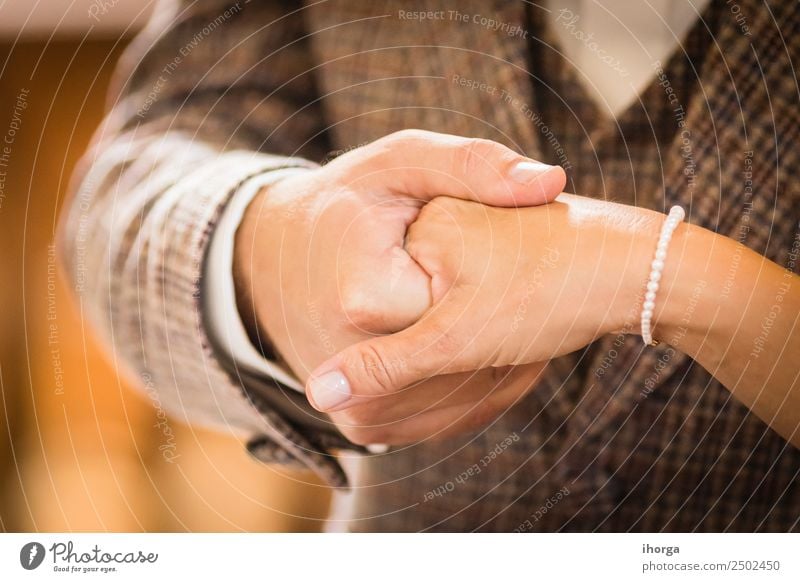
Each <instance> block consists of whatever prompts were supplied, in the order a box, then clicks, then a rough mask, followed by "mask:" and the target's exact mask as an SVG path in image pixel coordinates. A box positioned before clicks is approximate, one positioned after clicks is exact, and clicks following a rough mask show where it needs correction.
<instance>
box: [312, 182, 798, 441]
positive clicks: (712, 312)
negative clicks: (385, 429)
mask: <svg viewBox="0 0 800 582" xmlns="http://www.w3.org/2000/svg"><path fill="white" fill-rule="evenodd" d="M664 219H665V217H664V215H662V214H660V213H656V212H652V211H649V210H643V209H639V208H635V207H632V206H624V205H619V204H613V203H609V202H603V201H597V200H591V199H587V198H583V197H579V196H573V195H569V194H562V195H561V196H560V197H559V198H558V200H557V201H556V202H555V203H552V204H550V205H547V206H543V207H539V208H531V209H519V210H508V209H498V208H491V207H486V206H482V205H480V204H474V203H469V202H461V201H457V200H452V199H447V198H440V199H437V200H435V201H434V202H432V203H430V204H428V205H427V206H426V207H425V208H424V209H423V211H422V212H421V214H420V217H419V219H418V220H417V222H415V223H414V224H413V225H412V227H411V228H410V229H409V233H408V237H407V245H406V246H407V250H408V252H409V254H411V256H412V257H413V258H414V259H415V260H416V261H417V262H419V264H420V265H421V266H422V267H423V268H424V269H425V270H426V271H427V272H428V273H429V274H430V276H431V286H432V287H431V293H432V297H433V300H434V307H433V308H432V309H431V310H429V311H428V312H427V313H426V314H425V316H424V317H423V318H422V319H420V321H419V322H417V323H416V324H415V325H413V326H411V327H410V328H408V329H406V330H403V331H401V332H399V333H396V334H393V335H390V336H383V337H377V338H374V339H372V340H369V341H367V342H362V343H360V344H356V345H355V346H353V347H351V348H349V349H347V350H345V351H343V352H341V353H340V354H338V355H336V356H334V357H333V358H331V359H330V360H328V361H327V362H326V363H324V364H323V365H322V366H320V367H319V368H318V369H317V370H316V371H315V372H314V374H313V375H312V379H311V381H310V382H309V385H308V393H309V397H310V400H311V402H312V404H313V403H315V402H318V401H320V400H321V399H320V398H319V396H318V395H317V393H316V392H317V391H318V390H319V389H320V388H322V387H323V386H324V385H325V382H316V381H315V380H316V379H318V378H320V377H322V376H323V375H326V374H330V373H333V374H341V375H342V378H343V379H344V380H342V378H340V379H339V381H340V382H341V381H346V382H347V383H349V390H350V393H351V394H352V395H353V396H352V398H351V399H350V400H349V401H346V402H344V403H341V404H339V405H337V406H336V407H335V409H336V410H340V409H343V408H347V407H349V406H351V405H352V404H353V402H354V400H358V399H362V398H374V397H378V396H383V395H388V394H391V393H394V392H397V391H399V390H401V389H402V388H403V387H405V386H407V385H410V384H413V383H414V382H416V381H418V380H420V379H422V378H426V377H429V376H433V375H437V374H443V373H452V372H464V371H469V370H477V369H481V368H484V367H487V366H507V365H516V364H523V363H529V362H536V361H544V360H548V359H550V358H553V357H557V356H560V355H563V354H566V353H569V352H572V351H574V350H577V349H580V348H582V347H584V346H586V345H587V344H589V343H590V342H592V341H594V340H595V339H597V338H598V337H600V336H603V335H605V334H608V333H611V332H615V331H619V330H624V331H626V332H630V333H638V332H639V324H640V321H639V313H640V312H641V304H642V300H643V296H644V291H645V287H646V282H647V277H648V273H649V271H650V262H651V261H652V259H653V253H654V252H655V247H656V243H657V241H658V237H659V232H660V228H661V225H662V223H663V221H664ZM798 318H800V278H798V277H797V276H796V275H794V274H792V273H791V272H790V271H787V270H785V269H782V268H780V267H779V266H778V265H776V264H774V263H772V262H770V261H768V260H767V259H765V258H763V257H761V256H759V255H757V254H756V253H753V252H752V251H750V250H748V249H746V248H744V247H743V246H742V245H739V244H737V243H736V242H735V241H732V240H730V239H727V238H725V237H722V236H719V235H716V234H714V233H712V232H710V231H708V230H705V229H702V228H699V227H696V226H691V225H688V224H681V225H680V226H679V227H678V229H677V230H676V231H675V234H674V236H673V239H672V242H671V243H670V246H669V251H668V254H667V259H666V266H665V270H664V273H663V278H662V281H661V288H660V290H659V291H658V294H657V297H656V310H655V313H654V317H653V325H654V328H653V332H654V337H655V338H656V339H658V340H660V341H664V342H667V343H669V344H671V345H673V346H674V347H675V348H678V349H680V350H682V351H684V352H685V353H687V354H688V355H690V356H691V357H692V358H694V359H695V360H696V361H697V362H698V363H700V364H701V365H703V366H704V367H705V368H706V369H707V370H708V371H709V372H710V373H711V374H713V375H714V376H715V377H716V378H717V379H718V380H719V381H720V382H722V383H723V384H724V385H725V386H726V387H727V388H728V389H729V390H731V391H732V392H733V394H734V395H735V396H736V397H737V398H739V399H740V400H741V401H742V402H743V403H744V404H745V405H747V406H748V407H749V408H750V409H751V410H753V412H755V413H756V414H757V415H758V416H759V417H760V418H762V419H763V420H764V421H765V422H767V423H768V424H769V425H770V426H772V427H773V428H774V429H775V430H776V431H778V432H779V433H780V434H781V435H782V436H784V437H785V438H787V439H789V440H790V441H791V442H792V443H793V444H795V445H797V446H800V430H798V425H799V424H800V388H798V386H797V384H798V381H797V380H798V365H797V360H798V359H800V341H799V340H798V334H796V333H794V328H795V326H796V325H797V324H798ZM381 362H384V363H386V365H385V366H384V365H380V363H381ZM367 363H368V364H369V365H366V364H367Z"/></svg>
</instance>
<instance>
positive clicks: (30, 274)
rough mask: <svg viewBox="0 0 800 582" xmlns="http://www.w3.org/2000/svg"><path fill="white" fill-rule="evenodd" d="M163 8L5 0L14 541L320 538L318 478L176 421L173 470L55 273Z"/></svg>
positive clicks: (0, 83)
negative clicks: (67, 214)
mask: <svg viewBox="0 0 800 582" xmlns="http://www.w3.org/2000/svg"><path fill="white" fill-rule="evenodd" d="M153 4H154V3H153V2H151V1H149V0H142V1H136V0H0V63H1V64H0V140H2V141H0V314H2V315H0V531H86V530H91V531H243V530H244V531H317V530H320V529H321V526H322V521H321V520H322V519H324V516H325V515H326V513H327V507H328V503H329V499H328V497H327V494H326V493H325V492H324V491H325V490H324V489H323V488H321V487H320V486H319V483H316V482H315V481H314V478H313V477H311V476H310V475H306V474H304V475H302V476H299V475H297V474H292V473H290V472H288V471H281V470H279V469H276V468H274V467H268V466H265V465H262V464H259V463H258V462H256V461H254V460H252V459H251V458H250V457H249V456H248V454H247V453H246V452H245V451H244V448H243V447H242V445H241V443H239V442H238V441H235V440H232V439H231V438H229V437H227V436H220V435H218V434H215V433H212V432H206V431H202V430H198V429H196V428H190V427H187V426H184V425H181V424H179V423H178V422H172V423H171V426H172V429H173V431H174V432H175V438H174V445H175V451H176V453H175V454H176V455H177V457H175V458H174V462H172V463H170V462H167V461H166V460H165V455H163V454H162V452H161V451H160V450H159V446H162V447H163V446H164V442H163V441H164V434H163V432H162V430H161V428H159V426H158V424H157V423H158V418H157V417H156V411H155V409H154V408H153V406H152V404H151V403H150V401H148V400H147V398H146V396H144V395H143V394H142V393H140V392H137V391H135V390H134V389H133V388H132V387H130V386H128V385H126V383H125V382H124V380H123V379H122V378H121V377H119V376H118V375H117V374H116V373H115V371H114V368H113V367H112V366H111V365H110V364H109V362H108V361H107V360H106V358H105V356H104V354H103V352H102V351H101V349H100V348H99V346H98V345H97V344H96V343H95V341H94V339H93V337H92V331H91V330H90V329H84V328H83V327H82V326H81V320H80V318H79V316H78V314H77V313H76V312H75V309H74V305H73V303H72V300H71V295H70V290H69V288H68V286H67V285H66V284H65V282H64V281H62V280H61V279H60V277H59V273H58V270H57V269H56V265H55V254H54V248H53V246H52V240H53V235H54V230H55V225H56V221H57V219H58V213H59V210H60V208H61V207H62V205H63V202H64V197H65V195H67V192H68V187H69V180H70V176H71V173H72V169H73V166H74V164H75V163H76V162H77V160H78V159H79V158H80V156H81V154H82V153H83V152H84V151H85V149H86V147H87V145H88V143H89V141H90V139H91V136H92V133H93V132H94V130H95V128H96V127H97V125H98V124H99V122H100V120H101V118H102V116H103V111H104V101H105V93H106V88H107V85H108V81H109V77H110V75H111V73H112V72H113V69H114V65H115V62H116V60H117V58H118V57H119V55H120V53H121V51H122V50H123V49H124V47H125V45H126V44H127V42H128V41H130V39H131V38H132V37H133V36H134V35H135V33H136V30H137V29H138V28H140V27H141V26H142V25H143V23H144V22H145V21H146V19H147V16H148V14H149V11H150V10H152V6H153ZM20 103H23V104H24V108H21V107H20ZM15 109H16V111H17V114H16V115H15V114H14V111H15ZM298 477H302V478H301V479H298Z"/></svg>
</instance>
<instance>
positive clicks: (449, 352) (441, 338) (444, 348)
mask: <svg viewBox="0 0 800 582" xmlns="http://www.w3.org/2000/svg"><path fill="white" fill-rule="evenodd" d="M449 323H450V324H449V325H447V326H446V327H445V326H443V325H434V330H433V335H432V342H431V345H430V349H431V351H432V352H433V353H435V354H437V355H438V356H439V358H440V359H441V361H442V362H443V363H449V361H450V359H452V358H456V357H457V356H458V354H459V352H460V351H461V350H462V349H463V347H464V344H463V341H462V339H461V335H460V334H459V333H458V332H457V331H456V330H455V329H454V327H455V322H449Z"/></svg>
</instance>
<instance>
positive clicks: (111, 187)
mask: <svg viewBox="0 0 800 582" xmlns="http://www.w3.org/2000/svg"><path fill="white" fill-rule="evenodd" d="M316 96H317V93H316V89H315V86H314V78H313V65H312V64H311V62H310V56H309V47H308V43H307V40H306V32H305V30H304V26H303V11H302V8H301V6H299V3H298V5H295V3H292V2H286V1H280V2H276V1H269V2H259V1H255V2H254V1H250V2H245V0H239V1H238V2H236V1H231V0H227V1H223V0H195V1H191V0H180V1H179V0H164V1H162V2H161V3H160V4H159V5H158V6H157V8H156V10H155V15H154V17H153V18H152V20H151V22H150V23H149V24H148V26H147V27H146V29H145V30H144V31H143V32H142V33H141V34H140V35H139V36H137V37H136V38H135V39H134V40H133V42H132V44H131V46H130V47H129V48H128V49H127V51H126V52H125V54H124V55H123V57H122V59H121V61H120V64H119V65H118V69H117V71H116V77H115V81H114V83H113V87H112V91H111V95H110V99H109V113H108V115H107V117H106V119H105V121H104V123H103V125H102V126H101V128H100V129H99V130H98V133H97V135H96V136H95V140H94V142H93V146H92V148H91V149H90V151H89V152H88V153H87V154H86V156H85V157H84V159H83V160H82V162H81V164H80V166H79V170H78V175H77V177H76V180H75V188H74V192H73V196H72V199H71V201H70V202H69V203H68V204H67V207H66V208H65V210H64V212H63V213H62V219H61V225H60V233H59V247H60V253H61V256H62V258H63V263H64V265H65V271H66V273H67V275H68V277H69V278H70V279H71V281H72V283H73V286H74V289H75V291H76V295H77V299H78V302H79V307H80V310H81V313H85V314H87V315H88V316H89V317H90V319H91V320H92V321H93V323H94V324H95V327H96V328H97V329H99V330H100V332H101V334H102V335H103V336H104V339H105V340H106V341H105V344H106V345H107V346H108V347H109V349H110V351H111V355H112V358H113V361H114V362H115V363H121V364H123V368H124V369H126V370H128V371H129V372H130V373H131V375H132V376H133V377H134V382H135V384H137V385H138V386H140V387H141V388H142V389H144V390H145V391H147V393H148V395H149V396H150V398H151V399H152V400H153V401H154V402H155V403H156V404H157V405H158V406H161V407H163V408H164V409H165V410H166V411H168V412H170V413H171V414H172V415H173V416H174V417H176V418H178V419H180V420H183V421H185V422H193V423H202V424H206V425H212V426H216V427H218V428H221V429H223V430H228V431H232V432H235V433H236V434H240V435H246V436H248V437H250V442H249V445H248V448H249V450H251V452H253V453H254V455H255V456H257V457H258V458H260V459H261V460H264V461H278V462H282V463H284V464H289V465H296V466H306V467H310V468H312V469H314V470H316V471H317V472H318V473H319V474H321V475H322V476H323V477H324V478H326V479H327V480H328V481H329V482H330V483H331V484H333V485H344V484H345V482H346V479H345V477H344V474H343V472H342V471H341V469H340V467H339V465H338V464H337V463H336V461H335V459H334V457H333V456H331V455H330V454H329V452H328V449H329V448H332V447H336V446H340V445H342V446H343V445H344V444H345V443H344V441H343V439H341V438H338V439H337V437H336V435H335V434H330V433H324V431H319V430H313V429H309V428H308V427H303V425H302V423H299V422H296V421H295V420H293V419H290V418H288V417H287V416H286V414H282V413H280V412H279V411H278V409H277V408H276V406H274V405H273V404H271V403H270V401H269V399H263V398H261V397H260V396H258V394H260V393H263V391H262V392H256V395H255V396H254V395H253V393H252V392H251V391H249V390H247V385H248V384H249V383H251V382H253V383H256V384H257V383H258V382H261V383H262V384H263V383H264V382H265V379H264V378H260V379H250V380H247V379H243V378H242V377H241V376H240V375H237V374H235V373H232V371H231V366H230V365H229V363H226V362H224V361H223V360H222V358H221V357H220V354H219V351H218V350H216V349H215V348H214V347H213V346H214V342H213V341H212V339H211V338H209V335H208V331H207V327H206V325H205V324H204V320H203V313H202V309H201V305H202V296H201V295H202V292H201V291H202V284H201V282H202V277H203V269H204V260H205V256H206V253H207V248H208V245H209V241H210V237H211V234H212V233H213V232H214V228H215V225H216V222H217V220H218V219H219V217H220V215H221V213H222V212H223V211H224V209H225V207H226V204H227V203H228V202H229V200H230V199H231V197H233V196H235V195H236V193H237V192H238V191H240V190H241V189H242V188H244V187H246V186H247V184H248V183H250V182H251V181H253V180H258V181H259V183H260V184H265V183H267V182H268V181H269V175H270V173H273V174H272V175H274V176H275V178H276V179H279V177H280V175H281V173H283V172H282V170H283V169H284V168H311V167H314V162H313V161H309V160H321V159H322V158H323V156H324V155H325V153H326V152H327V151H328V150H329V148H328V146H327V143H326V138H325V133H324V124H323V121H322V115H321V113H320V111H319V109H318V107H317V106H316ZM293 171H298V170H293ZM273 400H274V399H273Z"/></svg>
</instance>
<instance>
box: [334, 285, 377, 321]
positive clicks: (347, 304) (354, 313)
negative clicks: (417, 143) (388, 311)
mask: <svg viewBox="0 0 800 582" xmlns="http://www.w3.org/2000/svg"><path fill="white" fill-rule="evenodd" d="M340 305H341V310H342V315H343V316H344V318H345V320H346V321H347V322H348V323H349V324H350V325H351V326H353V327H356V328H358V329H372V327H373V326H374V324H375V323H376V321H377V319H379V315H380V314H379V313H378V310H377V309H376V307H375V305H374V302H373V301H372V300H371V298H370V297H368V296H367V294H365V293H364V292H363V290H362V289H361V286H360V285H352V284H351V285H346V286H345V287H344V288H343V289H342V290H341V296H340Z"/></svg>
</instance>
